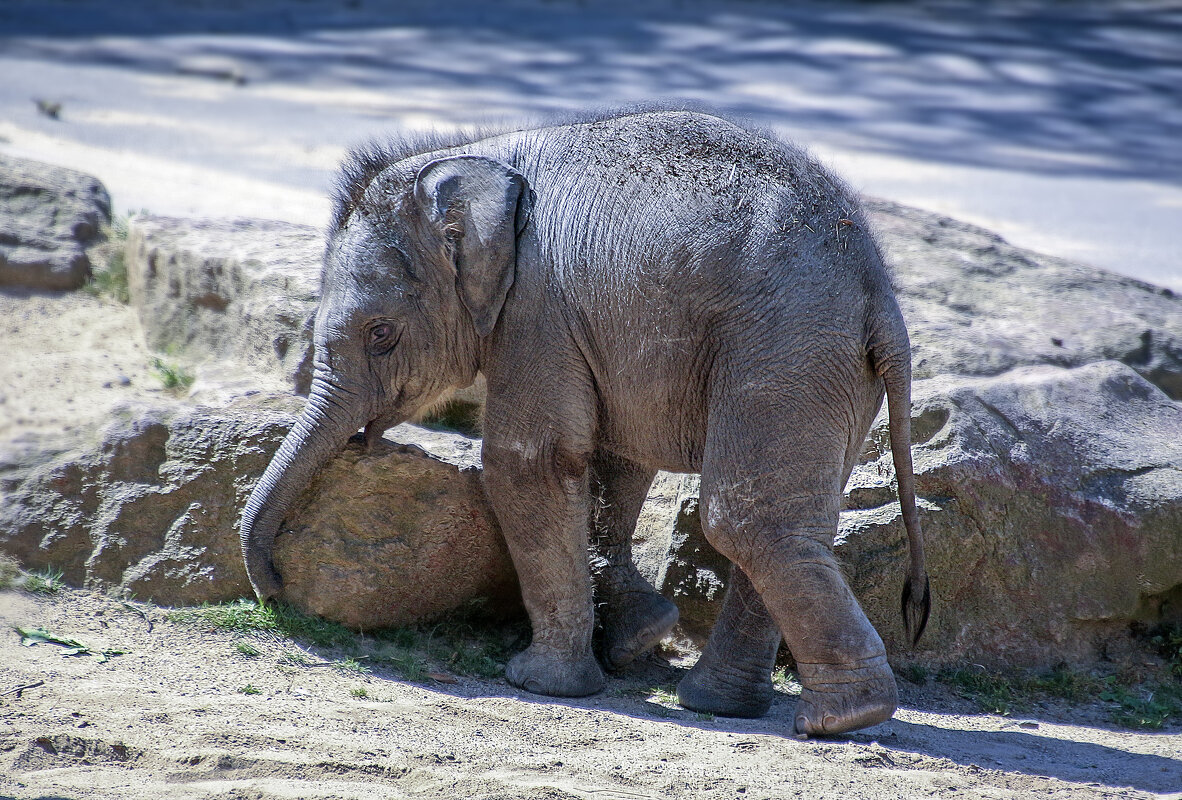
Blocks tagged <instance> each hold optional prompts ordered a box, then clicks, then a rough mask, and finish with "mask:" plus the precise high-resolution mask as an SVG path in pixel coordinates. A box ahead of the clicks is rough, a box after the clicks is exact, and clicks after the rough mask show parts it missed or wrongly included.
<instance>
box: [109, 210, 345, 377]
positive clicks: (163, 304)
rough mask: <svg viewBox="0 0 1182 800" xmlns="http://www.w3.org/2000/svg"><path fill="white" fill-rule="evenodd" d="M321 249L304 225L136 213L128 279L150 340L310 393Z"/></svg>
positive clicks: (211, 369)
mask: <svg viewBox="0 0 1182 800" xmlns="http://www.w3.org/2000/svg"><path fill="white" fill-rule="evenodd" d="M323 249H324V245H323V242H322V236H321V234H320V232H319V231H317V230H316V229H315V228H311V227H308V226H306V225H293V224H290V223H286V222H274V221H270V220H255V219H251V220H213V219H174V218H170V217H156V216H136V217H133V218H132V220H131V223H130V225H129V230H128V238H127V251H126V263H127V280H128V289H129V292H130V295H131V303H132V305H133V306H134V307H135V308H136V309H137V311H138V312H139V316H140V321H141V323H142V325H143V328H144V337H145V339H146V340H147V344H148V346H149V347H150V348H152V349H153V350H157V351H160V352H167V353H169V354H170V355H172V356H174V357H182V358H184V359H187V360H188V361H190V362H195V363H197V364H199V365H201V368H202V369H200V370H199V373H198V374H199V377H204V376H214V379H215V380H218V381H221V382H232V381H234V380H235V379H238V382H239V384H240V386H241V389H242V391H243V392H246V391H249V388H247V387H248V386H249V385H253V388H254V389H255V390H258V389H264V388H275V389H284V390H286V391H294V392H295V393H297V394H306V393H307V391H308V386H309V384H310V381H311V364H312V346H311V345H312V319H313V317H314V316H315V314H316V306H317V304H318V302H319V296H320V260H321V254H322V252H323ZM198 388H199V387H198Z"/></svg>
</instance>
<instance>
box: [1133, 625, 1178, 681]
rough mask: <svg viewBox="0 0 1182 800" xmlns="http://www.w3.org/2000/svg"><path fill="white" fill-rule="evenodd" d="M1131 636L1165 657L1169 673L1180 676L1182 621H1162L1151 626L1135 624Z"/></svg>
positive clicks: (1176, 676)
mask: <svg viewBox="0 0 1182 800" xmlns="http://www.w3.org/2000/svg"><path fill="white" fill-rule="evenodd" d="M1133 636H1134V637H1136V638H1137V639H1140V640H1141V641H1142V642H1144V643H1145V645H1146V646H1148V647H1149V649H1150V650H1152V651H1153V652H1155V653H1156V654H1157V655H1159V656H1161V657H1162V658H1163V659H1165V662H1166V666H1167V668H1168V669H1169V671H1170V674H1171V675H1173V676H1174V677H1175V678H1182V623H1168V622H1162V623H1158V624H1157V625H1153V626H1151V627H1146V626H1136V627H1134V628H1133Z"/></svg>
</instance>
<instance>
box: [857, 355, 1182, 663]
mask: <svg viewBox="0 0 1182 800" xmlns="http://www.w3.org/2000/svg"><path fill="white" fill-rule="evenodd" d="M914 395H915V397H914V403H913V410H912V419H913V425H914V434H913V437H912V438H913V442H914V444H913V451H914V458H915V465H916V473H917V474H916V478H917V486H918V493H919V496H920V498H921V503H922V510H921V514H922V517H923V524H924V532H925V540H926V542H927V554H928V569H929V572H930V573H931V575H932V591H933V597H934V604H935V611H934V612H933V617H932V621H931V623H930V624H929V627H928V632H927V634H926V635H925V637H924V639H923V640H922V641H921V649H920V650H919V651H918V652H916V653H914V654H912V655H913V656H914V657H915V658H916V659H918V660H922V661H926V662H928V663H953V662H964V661H966V660H971V661H973V662H975V663H981V664H986V665H990V666H1000V665H1011V666H1013V665H1027V666H1039V667H1053V666H1054V665H1056V664H1057V663H1059V662H1063V661H1066V662H1068V663H1087V662H1090V661H1094V660H1096V659H1098V658H1100V657H1102V656H1103V655H1104V654H1105V653H1106V652H1113V651H1114V649H1116V650H1119V649H1120V648H1122V647H1124V646H1126V642H1127V634H1128V630H1129V625H1130V623H1132V622H1134V621H1156V620H1157V619H1158V618H1160V616H1161V614H1162V613H1174V614H1177V613H1178V611H1177V609H1175V610H1174V611H1173V612H1170V611H1169V609H1168V608H1166V607H1165V605H1164V604H1163V601H1165V600H1166V599H1167V598H1168V597H1169V596H1170V595H1171V593H1174V594H1177V593H1178V592H1179V591H1182V404H1179V403H1176V402H1172V401H1171V400H1170V398H1169V397H1167V396H1166V395H1165V394H1164V393H1163V392H1162V391H1160V390H1159V389H1157V388H1156V387H1155V386H1153V385H1152V384H1150V383H1149V382H1148V381H1146V380H1145V379H1143V378H1141V377H1140V376H1139V375H1137V374H1136V373H1135V372H1134V371H1133V370H1132V369H1130V368H1128V367H1126V366H1124V365H1123V364H1119V363H1116V362H1112V361H1108V362H1102V363H1097V364H1091V365H1088V366H1084V367H1079V368H1076V369H1071V370H1066V369H1056V368H1050V367H1041V368H1023V369H1017V370H1014V371H1012V372H1009V373H1006V374H1005V375H1001V376H998V377H996V378H982V379H964V378H952V377H947V376H943V377H939V378H934V379H931V380H927V381H920V382H918V383H917V384H916V385H915V389H914ZM866 456H867V460H866V461H865V462H864V463H862V464H861V465H859V466H858V467H857V468H856V469H855V471H854V474H853V475H852V476H851V478H850V482H849V486H848V487H847V489H846V496H847V504H846V505H847V511H846V512H845V513H844V514H843V515H842V519H841V531H840V534H839V537H838V545H837V551H838V553H839V554H840V556H841V558H842V560H843V562H844V564H845V565H846V567H847V570H848V574H849V577H850V580H851V584H852V586H853V588H854V591H855V593H856V594H857V595H858V597H859V599H860V600H861V602H862V603H863V605H864V607H865V608H866V610H867V614H868V615H869V616H870V617H871V621H872V622H874V624H875V626H876V627H877V628H878V629H879V631H880V632H882V633H883V636H884V639H886V640H887V644H888V648H890V649H892V650H894V651H896V652H905V651H906V646H905V643H904V641H903V632H902V630H901V625H900V624H899V621H898V611H897V604H898V595H899V590H900V581H901V577H900V576H901V575H903V572H904V569H905V566H904V565H905V563H906V544H905V539H904V532H903V525H902V519H901V517H900V514H899V508H898V503H897V502H896V501H895V500H894V496H893V491H892V490H891V488H890V485H891V481H892V479H893V467H892V462H891V458H890V455H889V445H888V444H887V430H886V424H885V419H882V418H880V419H879V421H878V422H877V423H876V424H875V427H874V430H873V432H872V434H871V437H870V441H869V443H868V447H867V453H866Z"/></svg>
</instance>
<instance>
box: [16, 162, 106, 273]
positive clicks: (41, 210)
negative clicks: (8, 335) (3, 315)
mask: <svg viewBox="0 0 1182 800" xmlns="http://www.w3.org/2000/svg"><path fill="white" fill-rule="evenodd" d="M110 222H111V198H110V197H109V196H108V195H107V190H106V189H104V188H103V185H102V184H101V183H99V181H98V179H97V178H92V177H91V176H89V175H85V174H83V173H81V172H75V171H74V170H71V169H64V168H62V167H54V166H50V165H49V164H42V163H40V162H37V161H28V160H25V159H20V158H12V157H10V156H2V155H0V286H23V287H27V288H31V289H77V288H78V287H79V286H81V285H82V284H84V283H85V282H86V280H87V278H88V277H89V276H90V258H89V256H88V255H87V253H86V250H87V248H88V247H91V246H92V245H95V244H97V243H98V242H99V241H101V239H102V238H103V228H104V226H105V225H108V224H110Z"/></svg>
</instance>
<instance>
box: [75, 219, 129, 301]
mask: <svg viewBox="0 0 1182 800" xmlns="http://www.w3.org/2000/svg"><path fill="white" fill-rule="evenodd" d="M137 213H143V212H135V211H131V212H128V213H127V214H123V215H120V216H116V217H115V218H114V219H112V220H111V225H110V226H109V227H108V228H107V230H106V235H107V241H106V243H105V244H103V245H100V246H99V247H97V248H95V249H94V250H92V255H94V254H95V253H96V252H97V253H98V254H99V258H100V259H102V258H103V257H104V256H105V263H101V264H95V269H94V271H93V273H92V275H91V278H90V282H89V283H87V284H86V286H84V287H83V291H85V292H87V293H88V294H91V295H94V296H96V297H98V296H105V297H110V298H111V299H113V300H115V301H117V302H120V303H128V302H130V300H131V292H130V290H129V288H128V283H127V234H128V231H129V230H130V229H131V218H132V217H134V216H135V215H136V214H137Z"/></svg>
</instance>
